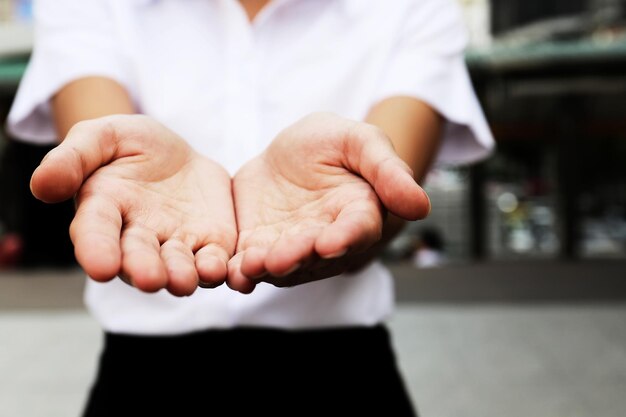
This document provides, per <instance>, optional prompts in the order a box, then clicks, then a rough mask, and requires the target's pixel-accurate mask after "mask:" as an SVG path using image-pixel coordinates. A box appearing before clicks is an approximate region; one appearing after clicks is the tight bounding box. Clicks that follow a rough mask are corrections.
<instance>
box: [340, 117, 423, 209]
mask: <svg viewBox="0 0 626 417" xmlns="http://www.w3.org/2000/svg"><path fill="white" fill-rule="evenodd" d="M346 140H347V152H346V156H347V163H348V166H349V169H350V170H352V171H353V172H356V173H358V174H359V175H361V176H362V177H363V178H365V180H366V181H367V182H369V183H370V184H371V186H372V188H374V190H375V191H376V194H377V195H378V197H379V198H380V200H381V201H382V203H383V205H384V206H385V207H386V208H387V210H389V211H390V212H391V213H393V214H395V215H397V216H399V217H402V218H403V219H405V220H418V219H422V218H424V217H426V216H428V213H429V212H430V199H429V198H428V195H427V194H426V192H425V191H424V190H423V189H422V187H420V186H419V184H418V183H417V182H416V181H415V179H414V177H413V172H412V170H411V169H410V168H409V166H408V165H407V164H406V162H404V161H403V160H402V159H401V158H400V157H399V156H398V155H397V154H396V152H395V150H394V149H393V145H392V144H391V141H389V139H388V138H387V137H386V136H385V134H384V133H383V132H382V131H381V130H380V129H377V128H375V127H373V126H369V125H363V124H361V125H358V128H356V129H353V130H352V132H351V134H349V135H347V136H346Z"/></svg>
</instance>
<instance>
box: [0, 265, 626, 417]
mask: <svg viewBox="0 0 626 417" xmlns="http://www.w3.org/2000/svg"><path fill="white" fill-rule="evenodd" d="M3 278H5V279H4V280H3ZM22 278H23V277H22ZM22 278H20V277H15V276H5V277H3V276H1V275H0V302H1V303H2V304H3V305H1V306H0V307H3V308H1V309H0V335H1V336H0V340H1V343H0V417H73V416H78V414H79V410H80V409H81V407H82V402H83V400H84V398H85V395H86V393H87V389H88V386H89V382H90V380H91V377H92V375H93V371H94V369H95V360H96V355H97V353H98V349H99V347H100V333H99V330H98V328H97V326H96V324H95V322H94V321H93V319H92V318H91V317H89V316H88V315H87V314H86V312H85V311H84V309H83V308H82V307H81V303H80V282H81V281H80V279H81V278H80V277H79V276H71V277H69V278H68V277H64V278H59V277H56V276H54V274H47V273H40V274H31V276H29V277H26V278H25V279H26V280H28V281H25V279H22ZM3 282H4V285H5V286H6V287H7V288H5V286H3ZM59 282H62V284H60V285H59ZM25 288H31V289H39V290H41V291H39V295H37V293H38V291H32V292H29V293H28V294H29V295H28V296H24V297H23V299H19V303H17V302H14V303H13V304H11V302H10V300H14V299H15V297H17V296H18V295H19V294H24V293H25V292H26V291H25ZM51 288H56V290H55V291H56V292H52V290H50V289H51ZM11 293H13V294H17V295H13V296H12V295H11ZM42 294H48V295H47V296H45V295H42ZM18 298H19V297H18ZM54 299H56V301H54ZM59 300H61V301H63V302H61V301H59ZM390 325H391V329H392V331H393V336H394V341H395V343H396V347H397V352H398V358H399V361H400V364H401V366H402V369H403V372H404V373H405V376H406V379H407V382H408V384H409V388H410V390H411V393H412V395H413V397H414V398H415V401H416V404H417V407H418V408H419V410H420V413H421V415H422V416H423V417H461V416H462V417H502V416H506V417H517V416H520V417H522V416H523V417H529V416H532V417H578V416H580V417H583V416H584V417H623V416H624V415H626V411H625V410H626V302H623V303H622V302H618V301H615V300H613V301H612V302H610V303H601V302H588V301H586V302H584V303H580V302H578V303H576V302H573V301H571V300H570V301H569V302H568V303H558V302H550V303H546V302H543V303H540V304H537V303H513V304H512V303H502V302H498V303H485V302H479V303H455V302H432V301H430V302H428V303H426V302H421V301H413V302H411V301H403V302H402V303H401V304H400V305H399V308H398V310H397V312H396V314H395V315H394V316H393V318H392V319H391V320H390Z"/></svg>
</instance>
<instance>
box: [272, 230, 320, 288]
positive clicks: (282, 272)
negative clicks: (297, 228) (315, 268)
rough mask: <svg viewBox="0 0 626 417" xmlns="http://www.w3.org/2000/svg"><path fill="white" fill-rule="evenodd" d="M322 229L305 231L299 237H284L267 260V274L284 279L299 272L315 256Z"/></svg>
mask: <svg viewBox="0 0 626 417" xmlns="http://www.w3.org/2000/svg"><path fill="white" fill-rule="evenodd" d="M320 232H321V230H320V229H318V228H316V229H311V230H307V231H303V232H302V233H299V234H298V235H287V234H284V235H282V236H281V237H280V238H279V239H278V240H277V241H276V242H275V243H274V245H272V247H271V249H270V250H269V252H268V253H267V256H266V259H265V268H266V269H267V272H268V273H269V274H271V275H273V276H276V277H283V276H286V275H289V274H291V273H293V272H294V271H296V270H298V269H299V268H300V267H301V266H302V265H303V264H304V263H305V262H306V261H307V260H308V259H309V258H311V257H312V256H313V255H314V251H313V250H314V246H315V240H316V238H317V236H318V235H319V233H320Z"/></svg>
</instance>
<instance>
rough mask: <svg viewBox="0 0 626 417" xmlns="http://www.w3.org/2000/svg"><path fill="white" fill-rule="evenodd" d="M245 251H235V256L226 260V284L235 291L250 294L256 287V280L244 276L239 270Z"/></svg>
mask: <svg viewBox="0 0 626 417" xmlns="http://www.w3.org/2000/svg"><path fill="white" fill-rule="evenodd" d="M244 253H245V252H239V253H236V254H235V256H233V257H232V258H230V260H229V261H228V277H227V278H226V285H228V287H229V288H231V289H232V290H235V291H239V292H240V293H242V294H250V293H251V292H252V291H254V288H255V287H256V282H254V281H253V280H251V279H250V278H248V277H246V276H245V275H244V274H243V273H242V272H241V261H242V260H243V257H244Z"/></svg>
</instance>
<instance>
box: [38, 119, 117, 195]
mask: <svg viewBox="0 0 626 417" xmlns="http://www.w3.org/2000/svg"><path fill="white" fill-rule="evenodd" d="M106 120H107V119H96V120H88V121H83V122H79V123H77V124H76V125H74V127H72V129H70V131H69V132H68V134H67V136H66V137H65V139H64V140H63V142H61V144H59V145H58V146H57V147H56V148H54V149H52V150H51V151H50V152H48V154H47V155H46V156H45V157H44V158H43V160H42V161H41V163H40V165H39V166H38V167H37V168H36V169H35V171H34V172H33V175H32V177H31V182H30V188H31V192H32V193H33V195H34V196H35V197H36V198H38V199H40V200H42V201H44V202H47V203H55V202H59V201H64V200H67V199H68V198H71V197H72V196H73V195H74V194H75V193H76V192H77V191H78V189H79V188H80V186H81V185H82V183H83V182H84V181H85V179H87V177H89V175H91V174H92V173H93V172H94V171H95V170H97V169H98V168H100V167H101V166H103V165H105V164H107V163H109V162H110V161H111V160H112V159H113V158H114V157H115V153H116V150H117V149H118V137H119V136H120V135H119V134H118V133H117V132H116V130H115V127H114V125H113V124H112V123H109V122H107V121H106Z"/></svg>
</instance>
